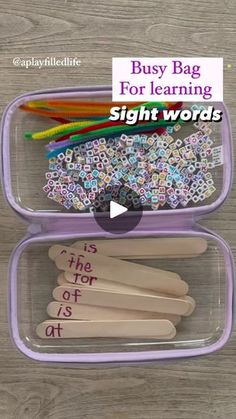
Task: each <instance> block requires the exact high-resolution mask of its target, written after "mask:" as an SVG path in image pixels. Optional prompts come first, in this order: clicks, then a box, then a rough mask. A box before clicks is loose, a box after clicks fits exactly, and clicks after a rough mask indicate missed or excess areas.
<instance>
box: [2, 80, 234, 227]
mask: <svg viewBox="0 0 236 419" xmlns="http://www.w3.org/2000/svg"><path fill="white" fill-rule="evenodd" d="M111 93H112V89H111V86H94V87H91V86H90V87H83V88H74V89H73V88H69V89H57V90H56V89H55V90H48V91H38V92H32V93H28V94H25V95H22V96H20V97H18V98H16V99H15V100H13V101H12V102H11V103H10V104H9V105H8V106H7V108H6V109H5V112H4V114H3V117H2V123H1V155H2V162H1V163H2V186H3V191H4V194H5V198H6V200H7V202H8V203H9V205H10V206H11V207H12V208H13V209H14V210H15V211H16V212H17V213H18V214H19V215H20V216H21V217H23V218H24V219H25V220H26V221H30V220H31V221H33V220H35V221H43V220H44V222H45V223H46V222H47V221H49V220H50V219H51V220H52V219H60V220H61V219H62V218H63V219H67V218H69V219H74V220H75V219H77V221H78V220H79V219H80V220H81V221H83V222H84V221H85V220H87V221H88V220H89V221H91V222H92V220H93V215H92V214H90V213H78V214H72V213H64V212H50V211H43V212H41V211H30V210H27V209H25V208H23V207H21V206H20V205H19V204H18V203H17V202H16V200H15V198H14V195H13V192H12V185H11V164H10V126H11V120H12V115H13V114H14V112H15V111H16V110H17V108H19V106H20V105H22V104H24V103H25V102H27V101H30V100H37V99H41V100H42V99H50V98H55V97H58V98H65V97H66V98H73V97H81V98H82V97H87V98H89V97H102V96H105V95H106V96H111ZM215 106H216V107H217V109H220V110H222V111H223V119H222V124H221V127H222V128H221V129H222V132H221V136H222V144H223V154H224V161H227V164H224V165H223V185H222V190H221V193H220V195H219V196H218V198H217V199H216V200H215V201H214V202H213V203H211V204H209V205H203V206H199V207H193V208H183V209H171V210H161V211H158V212H152V211H146V212H145V213H144V217H145V218H151V219H152V220H153V221H155V222H156V220H157V218H158V217H160V216H162V217H163V216H166V215H168V216H169V215H170V213H171V216H172V217H173V216H174V215H175V216H178V217H179V216H183V217H186V218H190V219H191V218H199V217H201V216H202V215H204V214H207V213H210V212H212V211H214V210H216V209H217V208H218V207H219V206H220V205H221V204H222V203H223V202H224V200H225V199H226V197H227V195H228V193H229V191H230V187H231V184H232V165H233V164H232V134H231V126H230V122H229V116H228V112H227V109H226V107H225V105H224V104H223V103H215ZM3 156H4V158H3Z"/></svg>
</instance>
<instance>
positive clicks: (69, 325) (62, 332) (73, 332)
mask: <svg viewBox="0 0 236 419" xmlns="http://www.w3.org/2000/svg"><path fill="white" fill-rule="evenodd" d="M36 333H37V335H38V336H39V337H40V338H92V337H93V338H95V337H104V338H150V337H152V338H155V339H172V338H173V337H174V336H175V334H176V329H175V327H174V325H173V324H172V323H171V322H170V321H169V320H155V319H151V320H116V321H115V320H88V321H86V320H85V321H83V320H62V321H61V322H58V321H56V320H47V321H45V322H43V323H41V324H39V325H38V326H37V329H36Z"/></svg>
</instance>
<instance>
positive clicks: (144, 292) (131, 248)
mask: <svg viewBox="0 0 236 419" xmlns="http://www.w3.org/2000/svg"><path fill="white" fill-rule="evenodd" d="M206 248H207V242H206V241H205V240H204V239H201V238H197V237H196V238H158V239H155V238H151V239H114V240H98V241H93V242H90V243H89V242H84V241H78V242H76V243H74V244H73V246H72V247H67V246H64V245H54V246H52V247H51V248H50V249H49V257H50V258H51V259H52V260H53V261H54V262H55V264H56V266H57V268H58V269H60V270H61V271H62V272H61V273H60V275H59V276H58V279H57V282H58V286H57V287H56V288H55V289H54V290H53V298H54V300H55V301H53V302H51V303H49V305H48V307H47V312H48V315H49V316H50V317H51V318H53V319H54V320H46V321H44V322H43V323H41V324H40V325H39V326H38V327H37V330H36V331H37V334H38V336H39V337H41V338H85V337H86V338H87V337H113V338H155V339H163V340H168V339H172V338H173V337H174V336H175V334H176V328H175V326H176V325H177V324H178V323H179V322H180V320H181V316H184V317H187V316H190V315H191V314H192V313H193V311H194V308H195V301H194V299H193V298H192V297H190V296H188V295H187V293H188V284H187V283H186V282H185V281H184V280H182V279H181V278H180V276H179V275H178V274H177V273H175V272H170V271H165V270H161V269H157V268H151V267H148V266H144V265H141V264H137V263H134V262H132V259H151V258H156V259H158V258H167V259H168V258H181V257H184V258H186V257H195V256H198V255H200V254H201V253H203V252H204V251H205V250H206ZM124 259H126V260H124ZM129 259H130V260H131V261H129ZM56 319H57V320H56Z"/></svg>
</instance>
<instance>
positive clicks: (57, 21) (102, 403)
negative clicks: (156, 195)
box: [0, 0, 236, 419]
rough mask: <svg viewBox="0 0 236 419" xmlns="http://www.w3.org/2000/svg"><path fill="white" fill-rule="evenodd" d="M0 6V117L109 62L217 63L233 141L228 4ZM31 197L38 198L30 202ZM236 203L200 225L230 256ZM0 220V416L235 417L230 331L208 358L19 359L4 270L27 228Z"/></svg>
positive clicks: (134, 1) (235, 114) (85, 80)
mask: <svg viewBox="0 0 236 419" xmlns="http://www.w3.org/2000/svg"><path fill="white" fill-rule="evenodd" d="M0 6H1V7H0V23H1V24H0V80H1V86H2V91H1V95H0V108H1V110H3V108H4V106H5V105H6V104H7V103H8V102H9V101H10V100H12V99H13V98H14V97H15V96H17V95H19V94H20V93H23V92H25V91H28V90H36V89H40V88H53V87H59V86H74V85H89V84H109V83H110V82H111V57H112V56H158V55H159V56H181V55H182V56H223V57H224V60H225V72H224V83H225V87H224V95H225V102H226V104H227V106H228V107H229V110H230V116H231V122H232V129H233V135H234V136H235V135H236V102H235V91H236V71H235V65H236V55H235V36H236V2H235V1H234V0H208V1H207V2H206V1H205V0H199V1H197V2H195V1H190V0H168V2H167V1H159V0H143V1H142V2H141V1H139V0H129V1H127V0H119V1H116V0H100V1H97V0H80V1H76V0H65V1H62V0H54V1H49V0H41V1H36V0H24V1H20V0H9V1H7V2H6V1H3V0H0ZM16 56H19V57H21V58H27V57H30V56H34V57H39V58H45V57H47V56H56V57H64V56H71V57H74V56H77V57H78V58H80V59H81V60H82V64H81V67H80V68H79V69H78V68H68V69H65V68H63V67H58V68H43V69H41V70H40V69H38V68H29V69H25V68H23V67H19V68H17V67H14V66H13V65H12V59H13V58H14V57H16ZM227 64H231V65H232V67H231V68H227ZM32 176H35V175H32ZM32 183H33V179H32ZM39 200H40V196H39V194H37V191H36V193H35V197H34V203H35V205H36V204H37V203H38V202H39ZM235 205H236V188H235V186H234V187H233V191H232V193H231V194H230V196H229V199H228V200H227V202H226V203H225V204H224V206H223V207H222V208H221V209H220V211H218V212H217V213H216V214H212V215H211V216H209V217H208V218H207V219H206V220H204V221H203V224H204V225H206V226H207V227H209V228H211V229H214V230H215V231H217V232H218V233H219V234H221V235H222V236H223V237H224V238H225V239H226V240H227V241H228V242H229V243H230V245H231V246H232V249H233V252H234V255H235V254H236V235H235V227H236V224H235V222H236V211H235ZM0 214H1V220H0V225H1V227H0V232H1V245H0V246H1V252H0V266H1V288H0V297H1V304H0V336H1V346H0V401H1V403H0V418H1V419H46V418H50V419H65V418H70V419H78V418H85V419H100V418H101V419H111V418H112V419H152V418H153V419H156V418H160V419H189V418H192V417H194V419H226V418H227V419H235V417H236V335H235V333H234V334H233V338H232V340H231V341H230V343H228V345H226V347H225V348H224V349H222V350H221V351H220V352H218V353H216V354H212V355H210V356H207V357H204V358H196V359H188V360H176V361H166V362H159V363H158V362H156V363H146V364H142V363H141V364H137V365H127V364H126V365H118V364H117V365H100V366H98V367H96V366H90V367H88V366H86V365H83V366H79V367H78V366H77V367H76V366H67V367H64V366H58V367H56V366H55V365H46V364H44V363H42V364H39V363H35V362H33V361H31V360H28V359H26V358H25V357H24V356H23V355H21V354H20V353H19V352H18V351H17V350H16V349H15V348H14V347H13V346H12V343H11V341H10V338H9V333H8V326H7V308H6V299H7V264H8V259H9V255H10V252H11V250H12V249H13V247H14V246H15V244H16V242H18V241H19V240H20V238H21V237H22V236H23V234H24V232H25V226H24V225H23V224H22V223H21V222H20V220H19V219H18V218H16V216H15V215H14V213H13V212H12V211H11V210H9V208H8V206H7V205H6V204H5V203H4V200H3V198H1V202H0ZM41 292H43V290H39V298H40V295H41V294H40V293H41ZM45 310H46V306H45ZM42 320H43V319H42Z"/></svg>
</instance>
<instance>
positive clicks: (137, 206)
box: [94, 186, 143, 234]
mask: <svg viewBox="0 0 236 419" xmlns="http://www.w3.org/2000/svg"><path fill="white" fill-rule="evenodd" d="M95 204H96V206H95V208H96V211H95V212H94V218H95V220H96V222H97V224H98V225H99V227H101V228H102V229H103V230H104V231H107V232H109V233H111V234H125V233H128V232H129V231H131V230H133V229H134V228H135V227H136V226H137V225H138V224H139V222H140V220H141V218H142V214H143V210H142V205H141V202H140V197H139V196H138V195H137V194H136V193H135V192H134V191H133V190H131V189H129V188H128V187H127V186H121V187H119V188H118V189H116V190H115V189H114V190H112V191H111V189H110V188H108V189H107V190H105V191H103V192H102V193H101V194H100V195H98V196H97V198H96V203H95Z"/></svg>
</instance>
